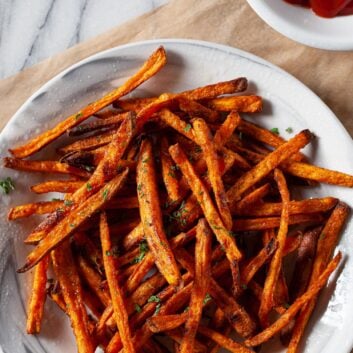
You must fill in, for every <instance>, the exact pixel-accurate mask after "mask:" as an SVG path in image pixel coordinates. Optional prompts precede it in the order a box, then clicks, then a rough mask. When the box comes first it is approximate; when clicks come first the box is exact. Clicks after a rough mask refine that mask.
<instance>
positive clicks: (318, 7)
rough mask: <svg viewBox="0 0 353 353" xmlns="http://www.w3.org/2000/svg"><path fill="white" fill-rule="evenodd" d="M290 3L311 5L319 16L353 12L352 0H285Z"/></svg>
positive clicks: (329, 16)
mask: <svg viewBox="0 0 353 353" xmlns="http://www.w3.org/2000/svg"><path fill="white" fill-rule="evenodd" d="M285 1H286V2H288V3H290V4H295V5H301V6H305V7H311V8H312V9H313V11H314V12H315V13H316V14H317V15H318V16H321V17H327V18H331V17H335V16H339V15H351V14H353V0H285Z"/></svg>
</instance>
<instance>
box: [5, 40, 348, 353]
mask: <svg viewBox="0 0 353 353" xmlns="http://www.w3.org/2000/svg"><path fill="white" fill-rule="evenodd" d="M160 44H163V45H164V46H165V48H166V50H167V55H168V64H167V66H166V67H165V68H163V70H162V71H161V72H160V73H159V74H158V75H157V76H156V77H154V78H153V79H151V80H150V81H149V82H147V83H145V84H144V85H142V86H141V87H140V88H139V89H138V90H137V92H136V94H146V95H148V94H150V95H155V94H158V93H161V92H178V91H181V90H186V89H190V88H193V87H197V86H200V85H205V84H208V83H211V82H217V81H221V80H229V79H232V78H235V77H238V76H246V77H248V79H249V80H250V91H251V92H256V93H257V94H260V95H261V96H263V97H264V99H265V107H264V111H263V113H261V114H259V115H258V116H256V117H255V118H254V119H255V120H256V121H258V122H259V123H260V124H262V125H264V126H266V127H278V128H279V130H280V132H281V134H282V135H283V136H284V137H286V138H289V137H290V134H288V133H286V132H285V129H286V128H288V127H291V128H293V130H294V132H298V131H300V130H302V129H304V128H309V129H310V130H312V131H313V132H314V133H315V134H316V135H317V136H319V137H318V139H317V140H316V141H315V143H314V144H313V146H312V147H309V148H307V149H306V152H307V154H308V155H309V156H311V158H312V159H313V160H314V161H315V162H316V163H317V164H319V165H322V166H325V167H330V168H334V169H339V170H342V171H345V172H350V173H352V172H353V161H352V158H351V156H352V154H353V146H352V140H351V138H350V136H349V135H348V133H347V132H346V131H345V130H344V128H343V127H342V125H341V124H340V122H339V121H338V120H337V119H336V117H335V116H334V115H333V113H332V112H331V111H330V110H329V109H328V108H327V106H326V105H325V104H324V103H323V102H322V101H321V100H320V99H319V98H318V97H317V96H316V95H315V94H313V93H312V92H311V91H310V90H309V89H308V88H307V87H305V86H304V85H303V84H301V83H300V82H299V81H297V80H296V79H295V78H293V77H292V76H290V75H288V74H287V73H285V72H284V71H282V70H281V69H279V68H277V67H275V66H274V65H272V64H270V63H268V62H266V61H265V60H262V59H260V58H258V57H255V56H254V55H251V54H248V53H246V52H243V51H240V50H237V49H233V48H230V47H226V46H221V45H216V44H212V43H207V42H197V41H185V40H159V41H148V42H142V43H134V44H129V45H125V46H121V47H118V48H114V49H111V50H108V51H105V52H102V53H99V54H97V55H94V56H92V57H90V58H88V59H86V60H84V61H82V62H80V63H78V64H76V65H74V66H72V67H71V68H69V69H68V70H66V71H64V72H63V73H61V74H59V75H58V76H56V77H55V78H53V79H52V80H51V81H49V82H48V83H47V84H46V85H44V86H43V87H42V88H41V89H40V90H39V91H38V92H37V93H35V94H34V95H33V96H32V97H31V98H30V99H29V100H28V101H27V102H26V103H25V104H24V105H23V106H22V107H21V108H20V110H19V111H18V112H17V113H16V114H15V116H14V117H13V118H12V119H11V121H10V122H9V124H8V125H7V126H6V128H5V129H4V130H3V132H2V133H1V135H0V156H5V155H6V154H7V148H8V147H9V146H13V145H16V144H18V143H19V142H23V141H24V140H26V139H27V138H28V136H29V135H32V136H33V134H38V133H40V132H41V131H43V130H45V129H47V128H49V127H52V126H54V125H55V124H56V123H57V122H58V121H60V120H61V119H62V118H64V117H65V116H67V115H68V114H69V113H72V112H74V111H76V110H78V109H79V108H80V107H82V106H83V105H85V104H86V103H88V102H90V101H92V100H93V99H94V98H96V97H99V96H101V95H102V94H103V93H105V92H106V91H108V90H110V89H111V88H112V87H113V86H114V87H115V86H117V85H119V84H120V83H121V82H123V81H124V79H125V78H127V77H128V76H130V75H131V74H132V73H133V72H134V71H135V70H136V69H137V68H138V67H139V66H140V65H141V63H142V62H143V61H144V60H145V59H146V58H147V57H148V56H149V55H150V54H151V53H152V51H153V50H155V49H156V47H157V46H158V45H160ZM249 118H250V117H249ZM63 139H64V138H62V139H60V140H59V141H58V142H56V143H54V144H52V145H50V146H48V147H47V148H46V149H45V151H43V152H41V153H40V155H39V156H36V157H38V158H42V157H43V156H46V157H47V158H49V156H50V155H51V154H52V153H53V151H54V150H55V147H57V146H58V145H60V144H62V143H63ZM338 142H339V144H338ZM338 145H339V148H337V147H338ZM6 176H10V177H12V178H13V179H14V181H15V183H16V190H15V191H14V192H13V193H11V194H10V195H9V196H3V195H1V196H0V285H1V287H0V288H1V289H0V327H1V329H0V346H1V347H2V349H3V351H4V353H24V352H26V353H28V352H32V353H34V352H35V353H42V352H50V353H56V352H75V343H74V339H73V335H72V333H71V328H70V325H69V322H68V320H67V319H66V318H65V317H64V315H63V314H62V313H61V312H60V311H59V310H58V309H57V308H56V307H55V305H53V304H52V303H51V302H50V301H47V303H46V309H45V311H46V312H45V316H44V324H43V332H42V333H41V335H39V336H38V337H33V336H28V335H26V334H25V333H24V332H25V317H26V316H25V311H26V309H25V308H26V302H27V298H28V292H29V290H30V289H29V286H28V283H29V276H30V275H31V274H24V275H23V274H22V275H17V274H16V272H15V269H16V268H18V267H19V265H21V264H23V263H24V256H25V255H26V254H27V252H28V251H29V249H28V247H25V246H24V245H23V244H22V240H23V239H24V237H25V235H26V234H27V233H28V232H29V230H30V229H31V228H32V227H33V225H34V224H35V223H36V222H38V219H36V220H35V219H29V220H21V221H16V222H12V223H9V222H8V221H7V220H6V213H7V210H8V208H9V207H10V206H14V205H18V204H23V203H26V202H29V201H33V200H39V199H41V200H43V199H45V198H44V197H43V196H42V197H38V196H36V195H33V194H31V193H30V192H29V189H28V187H29V185H33V184H34V183H36V182H39V181H41V180H44V179H45V178H47V177H48V176H47V175H38V174H30V173H23V172H21V173H20V172H16V171H11V170H5V169H4V168H2V169H1V170H0V179H2V178H4V177H6ZM309 194H310V196H320V195H333V196H336V197H339V198H340V199H342V200H344V201H346V202H347V203H349V204H351V205H352V206H353V201H352V200H353V191H352V190H347V189H343V188H339V187H333V186H322V187H319V188H315V189H313V190H310V193H309ZM53 196H54V195H48V196H47V199H51V198H52V197H53ZM349 233H352V225H351V224H348V226H347V229H346V231H345V232H344V235H343V237H342V239H341V242H340V246H339V248H340V249H342V250H343V251H344V253H345V254H346V262H345V266H344V268H343V270H342V271H338V272H337V273H336V275H335V277H336V279H337V282H336V284H334V283H333V281H331V283H330V284H329V286H328V287H327V288H326V289H325V290H324V292H323V294H322V295H321V297H320V301H319V304H318V308H317V310H316V312H315V315H314V317H313V320H312V323H313V324H314V326H313V327H312V328H310V334H309V335H308V336H307V338H306V339H305V343H306V344H305V349H304V351H305V352H310V353H319V352H320V353H332V352H340V353H346V352H349V350H350V348H351V347H352V341H353V338H352V335H351V327H352V324H353V301H352V300H351V293H352V292H353V268H352V258H351V256H352V254H353V245H352V241H351V240H350V239H349ZM310 326H312V325H310ZM271 345H272V347H270V348H269V347H267V349H265V350H264V351H271V352H282V351H283V349H282V348H281V347H280V346H278V347H277V346H276V344H275V343H271ZM274 345H275V347H277V348H273V346H274ZM0 351H1V350H0Z"/></svg>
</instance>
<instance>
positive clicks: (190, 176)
mask: <svg viewBox="0 0 353 353" xmlns="http://www.w3.org/2000/svg"><path fill="white" fill-rule="evenodd" d="M169 152H170V154H171V156H172V158H173V159H174V161H175V163H176V164H177V165H178V166H179V168H180V170H181V172H182V173H183V175H184V177H185V178H186V179H187V180H188V183H189V186H190V189H191V190H192V192H193V194H194V195H195V197H196V199H197V201H198V202H199V203H200V206H201V208H202V211H203V213H204V214H205V217H206V219H207V222H208V223H209V225H210V226H211V228H212V230H213V232H214V233H215V235H216V237H217V239H218V241H219V242H220V244H221V245H222V246H223V248H224V249H225V251H226V255H227V258H228V260H229V262H230V264H231V268H232V273H233V276H237V275H236V272H237V269H236V268H234V267H236V266H237V262H238V261H239V260H240V259H241V257H242V254H241V252H240V251H239V249H238V247H237V245H236V243H235V240H234V238H231V237H230V236H229V233H228V231H227V230H226V229H225V227H224V224H223V222H222V220H221V218H220V216H219V214H218V212H217V210H216V209H215V207H214V205H213V202H212V200H211V198H210V195H209V193H208V191H207V188H206V187H205V185H204V184H203V183H202V181H201V180H200V179H199V178H198V176H197V175H196V174H195V171H194V169H193V167H192V165H191V163H190V162H189V160H188V159H187V157H186V155H185V153H184V152H183V150H182V149H181V148H180V146H179V145H178V144H176V145H174V146H171V147H170V148H169Z"/></svg>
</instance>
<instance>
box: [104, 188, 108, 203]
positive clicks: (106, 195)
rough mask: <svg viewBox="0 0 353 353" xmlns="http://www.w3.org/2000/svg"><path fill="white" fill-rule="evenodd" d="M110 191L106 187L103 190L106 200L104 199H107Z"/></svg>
mask: <svg viewBox="0 0 353 353" xmlns="http://www.w3.org/2000/svg"><path fill="white" fill-rule="evenodd" d="M108 193H109V192H108V189H104V190H103V194H102V196H103V200H104V201H105V200H106V199H107V197H108Z"/></svg>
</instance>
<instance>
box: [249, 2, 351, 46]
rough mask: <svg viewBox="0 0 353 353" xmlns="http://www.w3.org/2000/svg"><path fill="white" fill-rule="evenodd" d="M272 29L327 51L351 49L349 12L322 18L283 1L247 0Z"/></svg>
mask: <svg viewBox="0 0 353 353" xmlns="http://www.w3.org/2000/svg"><path fill="white" fill-rule="evenodd" d="M247 1H248V3H249V5H250V6H251V7H252V8H253V9H254V11H255V12H256V13H257V14H258V15H259V16H260V17H261V18H262V19H263V20H264V21H265V22H266V23H267V24H268V25H269V26H271V27H272V28H273V29H275V30H276V31H278V32H279V33H281V34H283V35H285V36H286V37H288V38H290V39H293V40H295V41H296V42H299V43H302V44H306V45H308V46H310V47H314V48H320V49H327V50H353V15H348V16H338V17H335V18H322V17H319V16H316V15H315V14H314V13H313V12H312V11H311V10H310V9H307V8H304V7H300V6H294V5H291V4H288V3H286V2H284V1H283V0H247Z"/></svg>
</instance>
